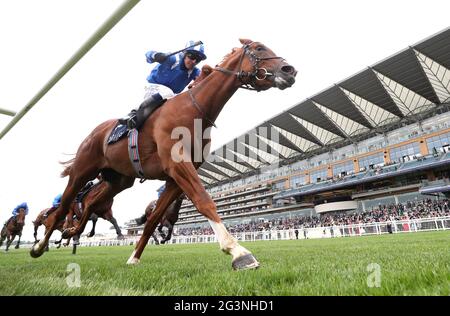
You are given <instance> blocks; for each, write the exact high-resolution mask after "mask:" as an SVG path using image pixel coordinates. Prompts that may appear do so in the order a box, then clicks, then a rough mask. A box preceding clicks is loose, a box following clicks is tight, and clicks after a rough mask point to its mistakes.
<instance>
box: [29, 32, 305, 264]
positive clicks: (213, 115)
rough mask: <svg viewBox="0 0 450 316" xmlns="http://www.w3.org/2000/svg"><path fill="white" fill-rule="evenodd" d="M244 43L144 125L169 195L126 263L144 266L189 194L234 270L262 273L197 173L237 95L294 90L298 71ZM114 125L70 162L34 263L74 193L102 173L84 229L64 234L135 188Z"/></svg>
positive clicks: (148, 172)
mask: <svg viewBox="0 0 450 316" xmlns="http://www.w3.org/2000/svg"><path fill="white" fill-rule="evenodd" d="M240 41H241V43H242V44H243V46H242V47H241V48H237V49H233V50H232V52H231V53H229V54H228V55H226V56H225V58H224V59H223V60H222V62H221V63H220V64H219V65H218V66H217V67H215V68H214V71H213V73H211V74H210V75H209V76H207V77H206V78H205V79H203V80H202V81H201V82H200V83H199V84H198V85H197V86H195V87H193V88H192V89H190V90H188V91H186V92H184V93H181V94H179V95H177V96H176V97H174V98H171V99H169V100H167V101H166V103H165V104H164V105H163V106H161V107H159V108H158V109H156V110H155V112H154V113H153V114H152V115H151V116H150V117H149V118H148V119H147V120H146V121H145V123H144V125H143V126H142V128H141V130H140V134H141V135H140V136H141V137H139V139H138V145H139V150H140V152H139V157H140V161H141V165H142V170H143V174H144V177H145V178H146V179H159V180H165V181H166V184H165V187H166V189H165V190H164V192H163V193H162V194H161V197H160V198H159V199H158V202H157V205H156V208H155V210H154V211H153V212H152V214H151V216H150V218H149V219H148V220H147V222H146V224H145V227H144V232H143V235H142V237H141V238H140V240H139V242H138V243H137V244H136V248H135V250H134V252H133V253H132V254H131V256H130V258H129V259H128V261H127V263H128V264H137V263H139V260H140V257H141V255H142V252H143V251H144V248H145V246H146V245H147V243H148V240H149V238H150V236H151V234H152V233H153V232H154V230H155V228H156V226H157V225H158V223H159V221H160V220H161V217H162V216H163V215H164V212H165V211H166V209H167V207H168V206H169V205H170V204H171V203H172V202H173V201H174V200H175V199H176V198H177V197H178V196H179V195H180V194H181V193H182V192H184V193H185V194H186V196H187V197H188V198H189V199H190V200H191V201H192V202H193V204H194V205H195V207H196V208H197V210H198V211H199V212H200V213H201V214H203V215H204V216H205V217H206V218H207V219H208V221H209V223H210V225H211V227H212V229H213V230H214V232H215V234H216V236H217V239H218V241H219V245H220V248H221V249H222V250H223V251H224V252H225V253H227V254H230V255H232V267H233V269H249V268H257V267H258V266H259V262H258V261H257V260H256V258H255V257H254V256H253V255H252V254H251V252H250V251H248V250H247V249H245V248H244V247H242V246H241V245H239V243H238V241H237V240H236V239H235V238H234V237H233V236H232V235H231V234H230V233H229V232H228V231H227V229H226V227H225V225H224V224H223V223H222V220H221V219H220V217H219V216H218V214H217V208H216V205H215V203H214V201H213V200H212V199H211V197H210V195H209V194H208V193H207V192H206V190H205V188H204V187H203V184H202V182H201V179H200V178H199V176H198V174H197V168H199V167H200V166H201V164H202V163H203V161H204V159H205V156H206V155H207V154H208V153H209V146H210V137H209V135H210V127H211V126H213V125H214V121H215V120H216V119H217V117H218V115H219V114H220V112H221V111H222V109H223V107H224V106H225V104H226V103H227V101H228V100H229V99H230V98H231V97H232V96H233V94H234V93H235V92H236V91H237V90H238V89H239V88H241V87H243V88H248V89H252V90H256V91H263V90H267V89H270V88H272V87H277V88H279V89H281V90H284V89H286V88H288V87H291V86H292V85H293V84H294V82H295V76H296V74H297V71H296V70H295V68H294V67H292V66H291V65H289V64H288V63H286V62H285V61H284V59H283V58H281V57H279V56H277V55H276V54H275V53H274V52H273V51H272V50H271V49H269V48H268V47H267V46H265V45H263V44H262V43H259V42H252V41H250V40H246V39H245V40H240ZM197 122H200V123H201V130H200V131H196V132H195V130H194V126H198V124H197V125H196V123H197ZM116 124H117V120H109V121H106V122H104V123H102V124H100V125H99V126H97V127H96V128H95V129H94V130H93V131H92V132H91V133H90V134H89V135H88V137H87V138H86V139H85V140H84V141H83V142H82V143H81V145H80V147H79V148H78V151H77V154H76V156H75V158H74V159H73V160H71V161H70V162H68V163H67V165H66V169H65V170H64V171H63V173H62V176H69V181H68V184H67V186H66V189H65V190H64V193H63V196H62V199H61V205H60V207H59V208H58V210H57V211H56V212H54V213H53V214H52V215H53V216H51V217H52V220H53V225H52V229H51V230H50V231H49V232H48V233H47V234H46V236H45V238H44V239H43V240H41V241H40V242H39V243H37V244H36V245H34V246H33V247H32V248H31V251H30V255H31V256H32V257H39V256H41V255H42V254H43V252H44V249H45V246H46V245H47V244H48V241H49V238H50V236H51V233H52V231H53V229H54V228H55V227H56V223H57V220H58V219H60V218H63V217H64V216H65V215H66V214H67V213H68V211H69V209H70V206H71V203H72V201H73V200H74V199H75V197H76V194H77V192H79V191H80V189H81V188H82V187H83V186H84V185H85V184H86V183H87V182H88V181H90V180H92V179H94V178H95V177H96V176H97V175H98V174H99V173H101V174H102V175H103V179H104V180H105V184H106V185H105V188H104V190H103V191H101V192H99V194H98V195H97V197H96V199H93V200H92V203H91V204H89V205H87V207H86V210H85V212H86V214H85V216H83V218H82V222H81V224H80V227H79V228H74V229H70V230H69V231H68V232H67V235H74V234H77V233H78V232H79V231H83V229H84V226H85V225H86V222H87V220H88V218H87V214H89V213H90V211H91V208H92V209H95V206H96V204H98V203H103V202H104V201H107V200H110V199H112V198H113V197H114V196H115V195H117V194H118V193H120V192H121V191H123V190H125V189H127V188H130V187H131V186H133V184H134V180H135V178H136V177H138V175H137V174H136V171H135V170H134V167H133V165H132V163H131V162H130V160H129V154H128V144H127V140H126V139H122V140H120V141H118V142H116V143H114V144H112V145H106V144H107V139H108V136H109V135H110V133H111V131H112V130H113V128H114V127H115V126H116ZM181 130H183V131H184V135H183V134H181V133H179V134H178V136H176V137H173V132H174V131H178V132H180V131H181ZM199 134H200V137H198V135H199ZM202 136H203V137H202ZM180 138H181V139H180ZM200 138H201V139H200Z"/></svg>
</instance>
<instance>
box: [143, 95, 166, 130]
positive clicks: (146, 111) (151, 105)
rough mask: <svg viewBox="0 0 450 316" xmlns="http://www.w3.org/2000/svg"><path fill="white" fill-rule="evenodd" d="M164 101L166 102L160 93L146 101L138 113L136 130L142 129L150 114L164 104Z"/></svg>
mask: <svg viewBox="0 0 450 316" xmlns="http://www.w3.org/2000/svg"><path fill="white" fill-rule="evenodd" d="M164 101H165V100H164V99H163V98H162V97H161V95H160V94H159V93H156V94H153V95H152V96H150V97H149V98H147V99H145V100H144V102H142V103H141V105H140V106H139V109H138V110H137V113H136V129H140V128H141V127H142V125H144V122H145V120H146V119H147V118H148V117H149V116H150V114H152V113H153V111H154V110H156V109H157V108H158V107H159V106H160V105H161V104H163V103H164Z"/></svg>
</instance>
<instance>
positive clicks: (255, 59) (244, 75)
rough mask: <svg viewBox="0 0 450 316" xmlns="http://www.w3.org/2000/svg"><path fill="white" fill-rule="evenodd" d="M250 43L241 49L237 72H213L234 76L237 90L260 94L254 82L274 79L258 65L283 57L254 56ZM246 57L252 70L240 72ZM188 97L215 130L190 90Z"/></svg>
mask: <svg viewBox="0 0 450 316" xmlns="http://www.w3.org/2000/svg"><path fill="white" fill-rule="evenodd" d="M251 44H252V43H248V44H244V46H243V47H242V54H241V57H240V59H239V66H238V69H239V70H238V71H233V70H229V69H226V68H222V67H218V66H216V67H215V68H214V69H213V70H217V71H220V72H223V73H225V74H228V75H233V76H236V77H237V79H238V80H239V82H240V83H241V84H240V85H239V88H243V89H247V90H253V91H257V92H260V91H261V90H262V89H258V88H257V87H256V81H257V80H258V81H262V80H266V79H267V77H274V76H275V75H274V74H273V73H271V72H269V71H267V69H266V68H262V67H259V63H260V62H261V61H263V60H271V59H281V60H284V58H283V57H279V56H273V57H260V56H258V55H257V54H255V52H254V51H252V50H250V45H251ZM245 56H248V57H249V59H250V61H251V63H252V66H253V70H252V71H251V72H248V71H243V70H242V63H243V61H244V57H245ZM245 79H247V81H245ZM272 81H273V80H272ZM188 93H189V96H190V97H191V101H192V105H193V106H194V107H195V108H196V109H197V110H198V111H199V112H200V114H201V115H202V117H203V118H204V119H205V120H206V121H207V122H208V123H209V124H210V125H211V126H214V127H215V128H217V126H216V124H215V123H214V121H213V120H211V119H210V118H209V117H208V116H207V115H206V114H205V113H204V112H203V111H202V109H201V107H200V105H199V104H198V103H197V101H196V100H195V97H194V94H193V92H192V91H191V89H189V90H188Z"/></svg>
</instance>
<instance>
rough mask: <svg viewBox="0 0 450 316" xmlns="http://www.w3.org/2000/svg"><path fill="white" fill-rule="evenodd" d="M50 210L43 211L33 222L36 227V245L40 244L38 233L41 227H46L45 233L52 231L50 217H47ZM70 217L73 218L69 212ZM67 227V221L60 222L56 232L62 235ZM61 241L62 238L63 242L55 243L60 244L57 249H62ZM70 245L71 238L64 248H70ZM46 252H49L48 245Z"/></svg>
mask: <svg viewBox="0 0 450 316" xmlns="http://www.w3.org/2000/svg"><path fill="white" fill-rule="evenodd" d="M50 209H51V208H46V209H44V210H42V211H41V212H40V213H39V214H38V216H37V217H36V219H35V220H34V221H33V225H34V234H33V236H34V242H35V243H37V242H39V240H38V239H37V232H38V229H39V227H40V226H42V225H44V227H45V232H47V231H48V230H49V229H50V222H49V220H48V217H47V216H46V214H47V212H48V211H49V210H50ZM68 216H72V212H69V214H68ZM66 225H67V222H66V221H65V220H62V221H59V222H58V225H57V226H56V230H59V231H60V232H61V233H62V232H63V230H64V229H65V228H67V227H66ZM61 241H62V238H61V240H60V241H59V242H55V243H56V244H58V247H57V248H59V247H61ZM69 243H70V238H69V239H67V241H66V243H65V244H64V246H68V245H69ZM46 250H47V251H48V245H47V248H46Z"/></svg>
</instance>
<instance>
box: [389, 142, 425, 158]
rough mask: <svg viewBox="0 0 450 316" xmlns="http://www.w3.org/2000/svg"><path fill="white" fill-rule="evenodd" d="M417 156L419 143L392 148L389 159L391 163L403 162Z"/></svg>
mask: <svg viewBox="0 0 450 316" xmlns="http://www.w3.org/2000/svg"><path fill="white" fill-rule="evenodd" d="M419 154H420V149H419V143H418V142H414V143H411V144H408V145H404V146H400V147H396V148H392V149H391V155H390V157H391V161H393V162H403V161H405V158H406V157H410V156H414V155H419Z"/></svg>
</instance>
